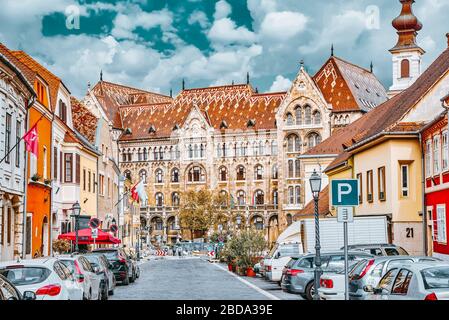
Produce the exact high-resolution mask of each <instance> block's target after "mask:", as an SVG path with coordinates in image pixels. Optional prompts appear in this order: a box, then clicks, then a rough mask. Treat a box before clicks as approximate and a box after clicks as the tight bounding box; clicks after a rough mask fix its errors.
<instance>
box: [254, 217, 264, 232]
mask: <svg viewBox="0 0 449 320" xmlns="http://www.w3.org/2000/svg"><path fill="white" fill-rule="evenodd" d="M253 225H254V227H255V228H256V230H263V218H262V217H261V216H255V217H254V218H253Z"/></svg>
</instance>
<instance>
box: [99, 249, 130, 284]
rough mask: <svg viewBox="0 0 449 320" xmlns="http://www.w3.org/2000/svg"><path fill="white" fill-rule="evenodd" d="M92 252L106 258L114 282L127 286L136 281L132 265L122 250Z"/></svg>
mask: <svg viewBox="0 0 449 320" xmlns="http://www.w3.org/2000/svg"><path fill="white" fill-rule="evenodd" d="M92 252H94V253H102V254H104V255H105V256H106V258H107V259H108V261H109V263H110V266H111V270H112V272H113V273H114V276H115V280H116V281H118V282H121V283H122V284H124V285H128V284H129V283H130V282H131V283H132V282H134V281H135V280H136V274H135V271H134V267H133V263H132V261H131V259H130V258H129V257H128V255H127V254H126V252H125V251H124V250H123V249H122V248H101V249H95V250H93V251H92Z"/></svg>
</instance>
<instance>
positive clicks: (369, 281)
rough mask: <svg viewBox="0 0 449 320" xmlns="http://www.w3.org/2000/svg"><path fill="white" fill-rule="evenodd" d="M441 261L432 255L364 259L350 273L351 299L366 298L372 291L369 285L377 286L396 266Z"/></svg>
mask: <svg viewBox="0 0 449 320" xmlns="http://www.w3.org/2000/svg"><path fill="white" fill-rule="evenodd" d="M435 261H440V260H439V259H437V258H432V257H413V256H389V257H376V258H373V259H364V260H362V261H361V262H360V263H359V264H358V265H357V266H356V267H355V268H354V269H352V271H351V273H350V274H349V299H350V300H366V299H368V298H369V296H371V292H369V291H367V290H366V287H367V286H371V287H376V286H377V284H378V283H379V281H380V279H381V278H382V277H383V276H384V275H385V273H386V272H387V271H388V270H390V269H392V268H395V267H398V266H402V265H404V264H410V263H416V262H435Z"/></svg>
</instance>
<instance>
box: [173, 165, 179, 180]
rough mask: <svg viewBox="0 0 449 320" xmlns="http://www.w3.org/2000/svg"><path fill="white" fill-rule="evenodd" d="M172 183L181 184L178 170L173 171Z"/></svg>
mask: <svg viewBox="0 0 449 320" xmlns="http://www.w3.org/2000/svg"><path fill="white" fill-rule="evenodd" d="M171 182H174V183H178V182H179V170H178V168H174V169H173V170H172V171H171Z"/></svg>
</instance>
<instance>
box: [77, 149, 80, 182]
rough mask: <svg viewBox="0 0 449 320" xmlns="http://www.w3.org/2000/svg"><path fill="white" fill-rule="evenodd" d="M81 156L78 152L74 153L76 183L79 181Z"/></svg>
mask: <svg viewBox="0 0 449 320" xmlns="http://www.w3.org/2000/svg"><path fill="white" fill-rule="evenodd" d="M80 161H81V157H80V155H79V154H77V155H76V183H77V184H79V183H80V182H81V163H80Z"/></svg>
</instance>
